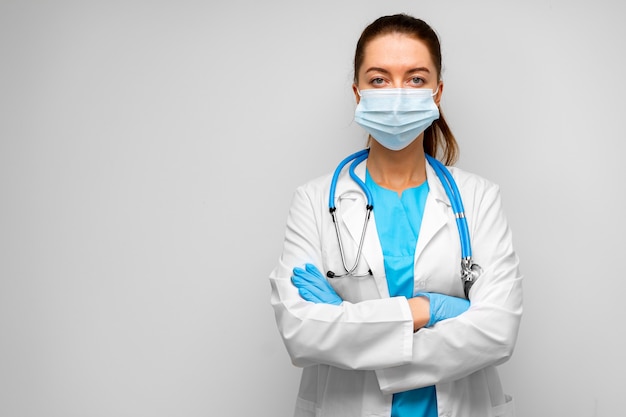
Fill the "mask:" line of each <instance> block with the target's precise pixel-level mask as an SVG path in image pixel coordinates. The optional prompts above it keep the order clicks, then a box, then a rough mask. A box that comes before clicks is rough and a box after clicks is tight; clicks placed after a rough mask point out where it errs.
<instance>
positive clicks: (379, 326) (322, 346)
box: [269, 186, 413, 370]
mask: <svg viewBox="0 0 626 417" xmlns="http://www.w3.org/2000/svg"><path fill="white" fill-rule="evenodd" d="M322 194H323V193H321V192H319V191H318V190H316V189H314V188H313V187H310V186H309V187H306V186H303V187H300V188H298V189H297V190H296V192H295V194H294V197H293V201H292V205H291V208H290V210H289V215H288V217H287V225H286V231H285V238H284V245H283V251H282V255H281V257H280V259H279V262H278V265H277V266H276V267H275V268H274V270H273V271H272V272H271V274H270V277H269V278H270V284H271V304H272V307H273V309H274V313H275V318H276V322H277V325H278V330H279V333H280V335H281V337H282V340H283V342H284V344H285V346H286V348H287V352H288V353H289V355H290V357H291V360H292V363H293V364H294V365H296V366H299V367H305V366H310V365H315V364H327V365H332V366H336V367H339V368H343V369H354V370H374V369H382V368H389V367H395V366H399V365H402V364H407V363H409V361H410V360H411V358H412V351H413V320H412V316H411V312H410V309H409V306H408V303H407V302H406V299H405V298H400V297H397V298H385V299H377V300H370V301H363V302H359V303H354V304H353V303H349V302H347V301H344V302H343V303H342V304H341V305H339V306H336V305H329V304H315V303H311V302H307V301H304V300H303V299H302V298H301V297H300V295H299V293H298V290H297V289H296V287H295V286H294V285H293V284H292V283H291V275H292V270H293V268H294V267H295V266H303V265H304V264H305V263H307V262H308V263H313V264H314V265H316V266H317V267H318V268H320V270H323V269H322V268H321V262H322V261H321V259H322V255H321V246H322V237H321V234H322V224H321V222H322V220H323V219H322V216H323V215H324V214H325V215H327V216H328V219H326V220H325V221H329V220H330V215H329V214H328V210H327V209H326V210H323V209H322V207H324V204H323V202H322V200H323V195H322ZM326 207H327V206H326Z"/></svg>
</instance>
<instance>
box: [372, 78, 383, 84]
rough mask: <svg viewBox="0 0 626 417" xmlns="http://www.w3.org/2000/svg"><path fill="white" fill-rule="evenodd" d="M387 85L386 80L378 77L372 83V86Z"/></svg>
mask: <svg viewBox="0 0 626 417" xmlns="http://www.w3.org/2000/svg"><path fill="white" fill-rule="evenodd" d="M384 83H385V80H384V79H382V78H380V77H377V78H372V80H371V81H370V84H372V85H383V84H384Z"/></svg>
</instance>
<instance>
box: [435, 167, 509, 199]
mask: <svg viewBox="0 0 626 417" xmlns="http://www.w3.org/2000/svg"><path fill="white" fill-rule="evenodd" d="M447 168H448V170H449V171H450V173H451V174H452V176H453V177H454V180H455V181H456V183H457V187H459V190H461V191H463V190H467V191H474V192H483V193H484V192H489V191H495V192H497V191H498V190H499V186H498V184H496V183H494V182H493V181H491V180H489V179H487V178H485V177H483V176H481V175H478V174H475V173H472V172H468V171H466V170H464V169H462V168H459V167H455V166H450V167H447Z"/></svg>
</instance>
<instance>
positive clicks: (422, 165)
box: [367, 137, 426, 193]
mask: <svg viewBox="0 0 626 417" xmlns="http://www.w3.org/2000/svg"><path fill="white" fill-rule="evenodd" d="M367 170H368V171H369V174H370V176H371V177H372V180H374V182H376V183H377V184H378V185H380V186H381V187H384V188H387V189H389V190H393V191H396V192H398V193H401V192H402V191H404V190H406V189H407V188H413V187H417V186H419V185H421V184H423V183H424V181H426V160H425V155H424V146H423V138H422V137H419V138H417V139H416V140H415V141H413V143H411V144H410V145H409V146H407V147H406V148H404V149H402V150H399V151H392V150H389V149H387V148H385V147H383V146H381V145H380V144H379V143H378V142H376V141H375V140H372V141H371V145H370V152H369V156H368V158H367Z"/></svg>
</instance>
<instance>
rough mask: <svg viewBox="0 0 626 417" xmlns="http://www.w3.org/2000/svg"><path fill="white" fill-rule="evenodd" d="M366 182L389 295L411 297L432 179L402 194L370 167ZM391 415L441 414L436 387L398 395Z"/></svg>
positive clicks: (424, 416) (420, 416)
mask: <svg viewBox="0 0 626 417" xmlns="http://www.w3.org/2000/svg"><path fill="white" fill-rule="evenodd" d="M365 184H366V185H367V187H368V188H369V190H370V192H371V193H372V199H373V204H374V213H375V219H376V229H377V230H378V238H379V240H380V244H381V246H382V249H383V256H384V263H385V273H386V275H387V286H388V288H389V295H390V296H391V297H397V296H405V297H406V298H411V297H413V289H414V284H413V279H414V277H413V266H414V262H415V247H416V246H417V238H418V235H419V230H420V226H421V224H422V215H423V214H424V206H425V205H426V197H427V196H428V191H429V188H428V182H426V181H425V182H424V183H423V184H422V185H420V186H418V187H414V188H409V189H407V190H404V191H403V192H402V196H399V195H398V193H397V192H395V191H392V190H388V189H386V188H383V187H381V186H379V185H378V184H376V183H375V182H374V181H373V180H372V178H371V177H370V175H369V172H368V171H367V170H366V173H365ZM391 417H437V395H436V392H435V387H434V386H430V387H424V388H418V389H414V390H410V391H405V392H400V393H397V394H394V395H393V402H392V407H391Z"/></svg>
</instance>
